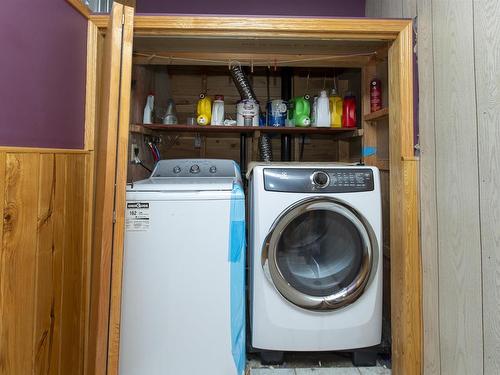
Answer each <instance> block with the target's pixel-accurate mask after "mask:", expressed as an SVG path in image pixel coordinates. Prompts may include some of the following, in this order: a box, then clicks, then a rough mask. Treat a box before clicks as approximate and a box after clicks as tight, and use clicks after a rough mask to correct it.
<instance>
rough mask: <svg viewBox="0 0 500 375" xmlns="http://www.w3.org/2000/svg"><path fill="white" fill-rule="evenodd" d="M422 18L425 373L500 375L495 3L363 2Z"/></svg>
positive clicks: (374, 10)
mask: <svg viewBox="0 0 500 375" xmlns="http://www.w3.org/2000/svg"><path fill="white" fill-rule="evenodd" d="M366 5H367V7H366V12H367V14H366V15H367V16H368V17H414V16H417V21H418V39H417V51H418V62H419V88H420V92H419V97H420V101H419V122H420V141H421V144H420V146H421V164H420V165H421V171H420V175H421V178H420V180H421V228H422V233H421V236H422V265H423V291H424V294H423V308H424V311H423V314H424V373H425V374H426V375H427V374H429V375H431V374H432V375H434V374H443V375H447V374H453V375H460V374H474V375H476V374H478V375H479V374H488V375H490V374H491V375H494V374H499V373H500V356H499V353H500V313H499V311H500V225H499V219H500V173H499V169H500V22H499V20H500V3H499V2H498V1H497V0H462V1H452V0H416V1H415V0H383V1H379V0H367V2H366Z"/></svg>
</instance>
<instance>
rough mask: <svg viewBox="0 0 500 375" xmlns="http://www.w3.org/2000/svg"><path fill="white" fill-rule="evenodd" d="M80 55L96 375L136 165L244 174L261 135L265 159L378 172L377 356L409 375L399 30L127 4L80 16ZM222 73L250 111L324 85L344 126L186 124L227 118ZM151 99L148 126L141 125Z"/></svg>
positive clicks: (409, 269) (415, 303) (115, 302)
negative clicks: (247, 96)
mask: <svg viewBox="0 0 500 375" xmlns="http://www.w3.org/2000/svg"><path fill="white" fill-rule="evenodd" d="M122 20H123V22H122ZM87 48H88V56H89V57H88V72H87V91H88V92H87V113H91V114H92V116H90V117H89V118H91V120H90V121H89V120H87V124H86V134H87V137H90V138H93V141H94V142H95V148H96V154H95V158H96V160H95V163H96V164H95V165H96V177H95V189H96V190H95V207H94V213H95V220H94V228H95V236H94V254H97V255H96V256H94V258H93V260H92V269H93V271H92V285H93V286H92V291H91V299H92V302H93V303H92V304H91V306H93V308H92V311H91V320H90V325H91V326H90V332H91V334H90V339H89V340H90V344H91V345H90V347H92V346H94V348H95V349H94V350H90V352H91V353H90V357H91V358H92V359H93V361H94V363H95V368H96V369H97V368H101V369H102V368H107V373H108V374H117V373H118V372H117V368H118V362H119V359H118V354H119V338H120V306H121V305H120V303H121V282H122V271H123V269H122V262H123V253H122V249H123V238H124V225H125V223H124V216H123V214H122V213H123V212H124V211H125V188H126V184H133V183H134V182H137V181H139V180H142V179H144V178H147V177H149V175H150V172H149V171H148V170H147V168H149V169H153V167H154V156H153V155H154V154H155V152H156V151H154V152H152V151H151V146H153V147H156V149H157V151H159V153H160V155H161V159H184V158H196V159H231V160H234V161H236V162H237V163H238V164H239V165H240V169H241V172H242V175H243V176H245V173H246V172H247V171H248V165H249V163H251V162H255V161H260V160H261V155H260V152H259V138H261V137H262V136H263V135H264V136H267V137H269V138H270V139H271V142H272V157H273V159H272V160H273V161H276V162H279V161H290V162H332V163H333V162H335V163H336V162H340V163H352V164H360V165H366V166H374V167H377V168H378V169H379V171H380V186H381V196H382V199H381V202H382V228H383V243H382V248H383V257H382V259H381V260H380V261H381V262H382V264H383V275H384V276H383V334H382V344H381V352H384V353H386V355H387V357H388V358H391V360H392V368H393V373H395V374H417V373H420V368H421V351H422V339H421V337H422V332H421V316H420V306H421V289H420V278H421V274H420V273H421V270H420V260H419V250H418V248H419V245H418V205H417V201H418V199H417V186H418V184H417V171H418V159H417V158H416V157H415V156H414V143H415V141H414V131H413V126H414V121H413V110H414V109H413V67H412V64H413V53H412V49H413V46H412V26H411V22H410V21H406V20H370V19H305V18H304V19H301V18H295V19H280V18H238V17H189V16H161V15H155V16H152V15H134V12H133V8H131V7H127V6H122V5H116V6H115V7H114V8H113V11H112V13H111V14H110V15H109V17H108V16H102V15H93V16H91V18H90V21H89V44H88V47H87ZM232 64H233V65H234V64H238V65H241V67H242V68H243V70H244V71H245V73H246V75H247V76H248V78H249V81H250V83H251V85H252V87H253V90H254V92H255V95H256V96H257V98H258V100H259V101H260V108H261V109H262V110H265V104H266V102H267V101H268V100H269V99H271V100H272V99H280V98H281V99H285V100H289V99H292V98H295V97H301V96H304V95H305V94H308V95H310V96H313V95H318V94H319V92H320V91H321V90H327V91H328V92H330V90H331V89H332V88H334V87H335V88H336V89H337V91H338V92H339V94H340V95H341V96H342V97H344V96H346V95H348V94H349V93H350V94H351V95H352V96H354V97H355V98H356V110H357V113H356V115H357V116H356V126H355V127H353V128H332V127H326V128H322V127H304V128H301V127H280V128H272V127H267V126H213V125H208V126H199V125H196V124H194V125H188V121H192V120H188V118H192V117H195V113H196V104H197V101H198V99H199V95H200V94H206V95H208V96H211V97H213V96H214V95H223V96H224V105H225V112H226V118H227V117H229V118H234V119H236V116H237V114H236V112H237V110H236V105H237V102H238V101H239V100H240V99H241V98H240V95H239V93H238V90H237V88H236V86H235V84H234V83H233V80H232V77H231V74H230V67H231V65H232ZM374 78H378V79H380V81H381V84H382V90H383V91H382V92H383V96H382V103H383V105H382V106H383V108H382V109H381V110H379V111H376V112H372V111H371V110H370V87H369V84H370V82H371V80H372V79H374ZM151 93H154V95H155V111H154V112H153V119H152V124H143V113H144V106H145V104H146V99H147V97H148V95H149V94H151ZM169 99H172V100H173V101H174V102H175V106H176V115H177V124H175V125H163V124H162V119H163V116H164V115H165V112H166V110H167V103H168V100H169ZM89 134H90V135H89ZM138 160H140V162H141V163H139V162H138ZM246 182H247V181H246V179H245V178H244V183H245V184H246ZM110 197H114V199H110ZM247 209H248V208H247ZM113 222H114V224H111V223H113ZM110 243H111V244H112V246H111V248H110V249H109V250H106V248H107V247H106V244H110ZM92 352H93V353H92Z"/></svg>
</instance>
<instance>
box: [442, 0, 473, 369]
mask: <svg viewBox="0 0 500 375" xmlns="http://www.w3.org/2000/svg"><path fill="white" fill-rule="evenodd" d="M432 12H433V25H432V28H433V35H434V44H433V47H434V48H433V55H434V69H435V74H434V84H435V93H434V94H435V108H436V114H435V121H436V171H437V174H436V186H437V215H438V216H437V217H438V223H439V225H438V245H439V322H440V323H439V330H440V337H441V340H440V352H441V358H442V360H441V373H442V374H443V375H448V374H453V375H460V374H464V375H465V374H482V373H483V337H482V335H483V333H482V285H481V243H480V226H479V191H478V190H479V189H478V157H477V155H478V150H477V122H476V108H475V100H476V98H475V95H474V93H475V91H476V89H475V82H474V60H473V59H474V43H473V4H472V0H464V1H458V2H457V1H452V0H440V1H433V2H432Z"/></svg>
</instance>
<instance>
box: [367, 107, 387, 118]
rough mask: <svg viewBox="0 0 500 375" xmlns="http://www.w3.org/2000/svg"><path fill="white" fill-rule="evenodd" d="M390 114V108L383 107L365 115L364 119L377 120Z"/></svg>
mask: <svg viewBox="0 0 500 375" xmlns="http://www.w3.org/2000/svg"><path fill="white" fill-rule="evenodd" d="M388 116H389V108H382V109H380V110H378V111H375V112H372V113H369V114H367V115H364V116H363V119H364V120H365V121H377V120H382V119H385V118H387V117H388Z"/></svg>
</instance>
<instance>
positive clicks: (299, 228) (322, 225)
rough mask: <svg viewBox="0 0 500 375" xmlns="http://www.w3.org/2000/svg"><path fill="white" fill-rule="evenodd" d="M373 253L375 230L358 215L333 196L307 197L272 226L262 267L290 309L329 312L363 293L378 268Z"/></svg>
mask: <svg viewBox="0 0 500 375" xmlns="http://www.w3.org/2000/svg"><path fill="white" fill-rule="evenodd" d="M377 249H378V244H377V240H376V237H375V235H374V232H373V230H372V228H371V226H370V225H369V223H368V222H367V221H366V220H365V219H364V218H363V217H362V215H361V214H360V213H359V212H357V211H356V210H354V209H353V208H352V207H350V206H349V205H348V204H346V203H345V202H343V201H341V200H338V199H335V198H330V197H314V198H307V199H304V200H302V201H299V202H297V203H296V204H295V205H293V206H291V207H289V208H288V209H287V210H285V211H284V212H283V213H282V214H281V215H280V216H279V217H278V219H277V220H276V221H275V223H274V224H273V226H272V228H271V230H270V232H269V234H268V236H267V237H266V240H265V242H264V246H263V251H262V266H263V268H264V272H265V274H266V276H267V277H268V279H269V280H270V282H271V283H272V284H274V286H275V288H276V289H277V291H278V292H279V293H280V294H281V295H282V296H283V297H284V298H286V299H287V300H288V301H290V302H291V303H293V304H294V305H296V306H298V307H301V308H304V309H308V310H314V311H325V310H326V311H330V310H335V309H338V308H341V307H344V306H347V305H349V304H351V303H353V302H355V301H356V300H357V299H358V298H359V297H360V296H361V295H362V293H363V291H364V289H365V288H366V286H367V285H368V283H369V281H370V280H371V276H372V275H373V274H374V270H375V269H376V264H377V262H378V251H377Z"/></svg>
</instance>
